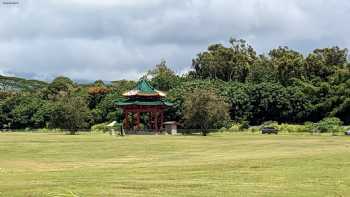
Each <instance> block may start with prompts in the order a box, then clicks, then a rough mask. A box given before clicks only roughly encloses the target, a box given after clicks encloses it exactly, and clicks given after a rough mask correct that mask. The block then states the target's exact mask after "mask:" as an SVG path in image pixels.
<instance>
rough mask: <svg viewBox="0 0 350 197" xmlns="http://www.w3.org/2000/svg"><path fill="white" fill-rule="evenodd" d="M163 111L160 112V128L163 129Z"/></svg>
mask: <svg viewBox="0 0 350 197" xmlns="http://www.w3.org/2000/svg"><path fill="white" fill-rule="evenodd" d="M163 122H164V111H161V112H160V128H161V129H163Z"/></svg>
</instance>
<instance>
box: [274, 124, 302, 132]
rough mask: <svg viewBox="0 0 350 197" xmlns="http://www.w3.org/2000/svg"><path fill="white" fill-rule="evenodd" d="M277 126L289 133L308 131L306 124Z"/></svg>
mask: <svg viewBox="0 0 350 197" xmlns="http://www.w3.org/2000/svg"><path fill="white" fill-rule="evenodd" d="M277 128H278V130H280V131H285V132H288V133H300V132H306V131H307V129H306V128H305V126H304V125H293V124H281V125H278V126H277Z"/></svg>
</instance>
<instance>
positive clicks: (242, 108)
mask: <svg viewBox="0 0 350 197" xmlns="http://www.w3.org/2000/svg"><path fill="white" fill-rule="evenodd" d="M192 68H193V70H191V71H189V72H188V73H186V74H184V75H182V76H179V75H176V73H175V72H174V71H172V70H171V69H170V67H169V66H168V65H167V63H166V62H165V61H161V62H160V63H159V64H157V65H155V67H154V69H152V70H150V71H149V72H148V73H146V74H145V76H144V78H147V79H148V80H149V81H150V83H151V84H152V85H153V86H154V87H156V88H157V89H159V90H163V91H165V92H167V93H168V99H170V100H171V101H172V102H174V103H176V106H175V107H173V108H170V109H168V111H167V113H166V119H167V120H176V121H179V122H180V123H182V125H183V127H185V128H202V126H205V129H207V128H209V127H217V125H218V122H219V121H218V120H219V119H224V117H220V118H218V117H215V116H209V115H210V114H211V115H213V113H209V112H208V113H207V114H206V113H204V111H205V110H210V111H212V112H215V113H216V114H221V115H222V114H225V112H224V110H221V109H223V108H226V107H228V114H229V116H230V120H229V121H237V122H241V121H248V122H249V123H250V124H252V125H254V124H261V123H263V122H265V121H269V120H273V121H278V122H286V123H304V122H307V121H313V122H317V121H320V120H322V119H324V118H325V117H333V116H335V117H338V118H340V119H341V120H342V121H343V122H344V123H345V124H350V116H349V113H350V63H349V61H348V50H347V49H342V48H339V47H330V48H321V49H315V50H314V51H312V52H311V53H309V54H302V53H299V52H298V51H295V50H293V49H290V48H288V47H278V48H276V49H272V50H270V51H269V52H268V53H267V54H257V53H256V51H255V50H254V48H253V47H252V46H250V45H249V44H247V43H246V41H244V40H236V39H231V40H230V41H229V44H228V46H225V45H224V44H213V45H210V46H209V47H208V50H206V51H203V52H201V53H199V54H198V55H197V56H196V57H194V59H193V64H192ZM1 80H2V81H1ZM11 80H12V81H11ZM1 84H3V86H4V87H0V128H1V129H4V128H7V129H25V128H44V127H48V128H62V129H68V130H73V131H75V130H79V129H85V128H89V127H90V126H92V125H94V124H98V123H104V122H111V121H113V120H116V121H118V122H121V120H122V112H121V111H119V110H117V109H116V106H115V105H114V102H115V100H117V99H119V98H120V97H121V95H122V93H123V92H125V91H127V90H130V89H132V88H133V87H134V85H135V81H127V80H120V81H112V82H109V83H107V82H106V83H105V82H103V81H96V82H94V83H91V84H85V85H79V84H76V83H75V82H74V81H72V80H71V79H69V78H67V77H58V78H56V79H54V80H53V81H52V82H51V83H44V82H39V81H28V80H23V79H18V78H9V77H1V78H0V86H1ZM4 84H5V85H4ZM11 84H14V85H13V88H11ZM5 86H6V87H5ZM33 87H34V88H33ZM189 95H194V96H189ZM224 101H225V102H224ZM202 102H204V103H202ZM215 103H216V104H215ZM189 106H191V107H192V111H191V110H189V108H190V107H189ZM222 106H224V107H222ZM225 106H226V107H225ZM219 109H220V110H221V111H218V110H219ZM201 110H202V111H201ZM203 110H204V111H203ZM197 112H198V113H197ZM202 112H203V113H202ZM215 113H214V114H215ZM191 114H192V115H193V116H192V115H191ZM198 114H200V115H198ZM203 114H204V115H205V116H203V117H202V115H203ZM197 115H198V117H200V118H197V119H196V116H197ZM204 119H206V123H207V124H204V123H203V122H201V121H202V120H204ZM186 120H192V121H186ZM193 120H196V121H193ZM212 120H215V121H212ZM229 121H228V122H229ZM198 123H199V124H198ZM202 129H203V128H202Z"/></svg>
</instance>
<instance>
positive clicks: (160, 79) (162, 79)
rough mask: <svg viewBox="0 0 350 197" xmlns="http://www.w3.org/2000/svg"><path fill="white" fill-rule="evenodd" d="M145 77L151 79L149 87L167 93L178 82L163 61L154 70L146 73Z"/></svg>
mask: <svg viewBox="0 0 350 197" xmlns="http://www.w3.org/2000/svg"><path fill="white" fill-rule="evenodd" d="M146 77H147V78H151V85H153V86H154V87H155V88H156V89H158V90H162V91H169V90H170V89H172V88H173V87H175V85H176V83H177V81H178V77H177V76H176V74H175V72H174V71H172V70H171V69H170V68H169V67H168V66H167V64H166V61H165V60H162V61H161V62H160V63H159V64H157V65H156V66H155V68H154V69H152V70H150V71H148V73H147V76H146Z"/></svg>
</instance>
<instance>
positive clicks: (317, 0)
mask: <svg viewBox="0 0 350 197" xmlns="http://www.w3.org/2000/svg"><path fill="white" fill-rule="evenodd" d="M16 1H17V2H18V3H19V4H17V5H14V4H11V5H9V4H7V3H8V2H16ZM0 2H1V4H0V75H1V74H3V75H4V74H5V75H15V76H22V77H23V76H24V77H27V78H36V79H46V80H48V79H52V78H53V77H55V76H58V75H65V76H69V77H71V78H73V79H78V80H81V79H83V80H97V79H102V80H118V79H126V78H127V79H137V78H138V77H139V76H140V75H142V73H144V72H146V71H147V70H148V69H150V68H152V67H153V65H155V64H156V63H158V62H160V60H161V59H165V60H166V61H167V62H168V64H169V65H170V66H171V68H172V69H174V70H175V71H176V72H178V73H182V72H184V71H186V70H188V69H189V68H190V66H191V61H192V59H193V58H194V57H195V56H196V54H197V53H199V52H201V51H203V50H205V49H206V47H207V46H208V45H209V44H213V43H227V41H228V39H229V38H230V37H235V38H243V39H246V40H247V41H248V42H249V43H250V44H251V45H253V46H254V48H255V49H256V50H257V51H258V52H259V53H266V52H267V51H268V50H269V49H271V48H275V47H278V46H280V45H282V46H285V45H288V46H290V47H291V48H293V49H295V50H299V51H302V52H303V53H307V52H309V51H310V50H312V49H314V48H319V47H328V46H334V45H338V46H340V47H347V48H350V39H349V36H350V26H349V19H350V1H349V0H0Z"/></svg>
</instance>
